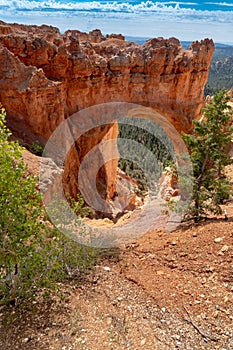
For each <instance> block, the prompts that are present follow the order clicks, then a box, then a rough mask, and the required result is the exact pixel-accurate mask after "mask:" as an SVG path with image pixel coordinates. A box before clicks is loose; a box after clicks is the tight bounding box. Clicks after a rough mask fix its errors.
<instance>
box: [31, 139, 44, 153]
mask: <svg viewBox="0 0 233 350" xmlns="http://www.w3.org/2000/svg"><path fill="white" fill-rule="evenodd" d="M29 150H30V151H31V152H32V153H34V154H35V155H37V156H42V154H43V152H44V145H41V144H40V143H38V142H32V144H31V146H30V147H29Z"/></svg>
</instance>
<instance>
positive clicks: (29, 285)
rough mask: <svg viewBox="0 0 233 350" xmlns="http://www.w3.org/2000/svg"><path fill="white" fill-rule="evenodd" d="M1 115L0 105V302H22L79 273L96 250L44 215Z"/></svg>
mask: <svg viewBox="0 0 233 350" xmlns="http://www.w3.org/2000/svg"><path fill="white" fill-rule="evenodd" d="M5 116H6V113H5V110H4V109H3V108H2V107H1V106H0V179H1V180H0V305H8V304H13V305H25V304H28V301H29V300H31V299H33V298H35V297H36V296H37V295H38V293H40V292H41V291H43V292H44V295H47V294H48V292H49V290H50V289H51V288H53V289H56V287H57V282H59V281H62V280H64V279H66V278H70V277H72V278H74V277H75V276H76V277H77V276H79V277H80V275H81V274H82V273H83V272H84V271H85V270H86V268H89V267H91V266H93V264H94V261H95V257H96V254H97V250H95V249H93V248H86V247H84V246H80V245H78V244H77V243H75V242H74V241H72V240H70V239H69V238H67V237H65V236H64V235H63V234H61V233H60V232H59V231H57V230H56V229H55V228H54V227H53V226H52V225H51V223H48V221H46V215H45V213H44V210H43V207H42V201H41V197H40V193H39V192H38V191H37V190H36V184H37V179H36V178H35V177H33V176H31V175H28V173H27V169H26V166H25V164H24V162H23V160H22V155H21V151H22V148H21V147H20V146H19V144H18V143H17V142H13V141H9V140H8V138H9V136H10V131H9V130H8V129H7V128H6V125H5ZM73 206H75V208H76V209H77V208H78V207H79V206H78V204H75V203H73Z"/></svg>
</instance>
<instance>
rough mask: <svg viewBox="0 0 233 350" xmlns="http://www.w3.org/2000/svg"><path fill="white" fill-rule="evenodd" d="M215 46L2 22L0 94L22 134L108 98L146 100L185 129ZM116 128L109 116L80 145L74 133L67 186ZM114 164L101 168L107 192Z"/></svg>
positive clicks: (45, 133)
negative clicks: (132, 39) (91, 152)
mask: <svg viewBox="0 0 233 350" xmlns="http://www.w3.org/2000/svg"><path fill="white" fill-rule="evenodd" d="M213 50H214V44H213V42H212V40H209V39H205V40H203V41H201V42H194V43H193V44H192V45H191V47H190V48H189V50H185V49H184V48H183V47H182V46H181V45H180V42H179V41H178V40H177V39H175V38H170V39H168V40H165V39H163V38H157V39H152V40H149V41H147V42H146V43H145V44H144V45H138V44H135V43H132V42H127V41H125V40H124V38H123V37H122V36H121V35H110V36H107V37H104V36H103V35H102V34H101V32H100V31H99V30H94V31H92V32H90V33H89V34H86V33H81V32H79V31H75V30H72V31H71V30H69V31H67V32H65V33H64V34H60V32H59V30H58V29H57V28H54V27H50V26H46V25H43V26H39V27H38V26H24V25H18V24H6V23H4V22H0V101H1V102H2V104H3V105H4V106H5V107H6V110H7V114H8V118H9V122H10V123H11V124H12V125H13V126H15V128H16V129H17V128H20V126H23V127H24V130H25V133H26V134H28V133H32V134H35V135H37V136H38V137H42V138H44V140H46V139H48V138H49V136H50V135H51V133H52V132H53V131H54V130H55V129H56V127H57V126H58V125H59V124H60V123H61V122H62V121H63V120H64V119H65V118H67V117H69V116H70V115H72V114H73V113H75V112H77V111H79V110H81V109H84V108H87V107H89V106H92V105H95V104H100V103H104V102H111V101H114V102H117V101H120V102H131V103H137V104H141V105H144V106H149V107H152V108H154V109H156V110H157V111H159V112H161V113H162V114H163V115H164V116H165V117H166V118H168V120H169V121H171V122H172V124H173V125H175V127H176V128H177V130H178V131H181V130H184V131H186V132H187V131H189V130H190V129H191V126H192V123H191V122H192V120H193V118H196V117H198V116H199V114H200V110H201V108H202V106H203V97H204V85H205V83H206V80H207V77H208V70H209V65H210V60H211V57H212V53H213ZM111 128H113V130H110V129H111ZM116 134H117V124H113V125H110V126H106V127H105V128H99V129H98V128H97V129H96V132H95V135H94V137H91V138H89V143H88V144H87V145H86V147H83V140H79V141H77V143H76V145H79V146H80V147H74V149H73V150H71V151H70V153H69V155H68V158H67V161H66V163H67V168H66V170H65V172H64V181H65V183H66V190H68V191H70V192H72V193H74V192H76V189H77V186H78V185H77V180H76V175H75V174H76V173H77V168H78V166H79V163H80V159H81V158H82V157H83V156H84V155H85V153H87V152H88V150H90V149H91V148H92V147H94V146H95V145H96V144H98V143H99V142H100V141H101V139H102V138H103V137H104V136H105V137H108V138H112V137H115V136H116ZM75 149H76V150H77V149H80V153H79V154H77V151H76V150H75ZM82 152H84V153H82ZM72 164H73V165H72ZM116 164H117V162H116V161H115V160H114V161H113V163H111V162H110V163H108V164H107V165H106V167H105V169H102V170H101V172H102V174H101V176H104V178H105V186H106V188H105V195H106V196H107V197H111V196H112V195H113V194H114V191H115V184H116ZM104 173H105V174H107V175H108V176H106V175H104Z"/></svg>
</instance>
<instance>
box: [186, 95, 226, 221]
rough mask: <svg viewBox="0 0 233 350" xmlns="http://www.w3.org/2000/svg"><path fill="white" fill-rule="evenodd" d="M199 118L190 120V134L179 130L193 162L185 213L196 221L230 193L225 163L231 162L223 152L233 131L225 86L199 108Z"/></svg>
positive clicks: (218, 208) (217, 211) (217, 210)
mask: <svg viewBox="0 0 233 350" xmlns="http://www.w3.org/2000/svg"><path fill="white" fill-rule="evenodd" d="M202 112H203V118H202V120H200V121H197V120H196V121H194V132H193V134H183V138H184V141H185V142H186V144H187V146H188V148H189V150H190V157H191V161H192V163H193V184H194V186H193V198H192V199H193V201H192V203H191V205H190V210H189V213H188V214H189V215H191V217H193V218H194V219H195V221H196V222H197V221H199V220H200V219H202V218H203V217H205V216H207V215H208V213H209V212H212V213H214V214H221V213H222V210H221V206H220V205H221V204H222V203H223V200H224V199H227V198H229V196H230V195H231V193H232V189H231V185H230V183H229V181H228V179H227V178H226V175H225V167H226V166H227V165H229V164H232V163H233V160H232V159H231V157H230V156H229V155H228V154H227V147H229V145H230V143H231V137H232V132H233V127H232V116H233V108H232V107H231V106H230V105H229V96H228V95H227V92H226V90H221V91H220V92H219V93H217V94H216V95H214V97H213V98H212V99H211V100H210V101H209V103H208V104H207V105H206V106H205V107H204V108H203V111H202Z"/></svg>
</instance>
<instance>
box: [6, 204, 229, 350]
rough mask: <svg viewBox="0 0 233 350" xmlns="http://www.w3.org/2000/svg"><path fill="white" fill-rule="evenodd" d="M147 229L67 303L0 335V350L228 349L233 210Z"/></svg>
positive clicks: (76, 287)
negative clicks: (169, 229) (171, 228)
mask: <svg viewBox="0 0 233 350" xmlns="http://www.w3.org/2000/svg"><path fill="white" fill-rule="evenodd" d="M227 210H228V216H229V218H228V220H227V221H226V220H224V219H223V218H219V219H212V220H209V221H208V222H205V223H202V224H201V225H199V226H189V227H184V228H182V229H180V230H178V231H176V232H174V233H170V234H167V233H164V232H163V231H151V232H150V233H148V234H146V235H145V236H144V237H142V238H140V239H139V240H137V241H136V242H134V243H132V244H130V245H127V246H123V247H122V248H121V250H120V251H119V255H116V256H115V257H112V258H111V259H107V260H103V261H102V262H101V263H100V264H99V265H98V266H96V268H95V270H94V271H93V272H91V273H90V275H89V276H87V277H86V279H85V281H82V282H81V283H80V282H79V283H78V282H77V281H76V282H73V283H72V284H67V285H66V286H65V287H66V290H67V295H68V296H69V301H67V302H64V303H62V304H60V305H59V306H55V305H54V306H52V307H50V308H49V309H47V308H43V306H41V308H40V312H39V313H35V314H28V315H26V316H24V317H23V316H22V318H21V319H20V320H17V321H16V322H14V323H13V324H12V325H10V326H2V327H1V329H0V348H1V349H4V350H13V349H20V350H21V349H22V350H27V349H28V350H29V349H30V350H42V349H43V350H44V349H46V350H78V349H83V350H100V349H101V350H103V349H106V350H107V349H109V350H110V349H122V350H124V349H132V350H135V349H146V350H151V349H153V350H157V349H159V350H173V349H180V350H189V349H190V350H193V349H197V350H201V349H210V350H213V349H219V350H220V349H221V350H224V349H226V350H232V349H233V210H232V208H231V205H229V206H228V207H227Z"/></svg>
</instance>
